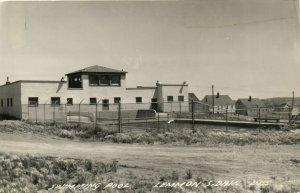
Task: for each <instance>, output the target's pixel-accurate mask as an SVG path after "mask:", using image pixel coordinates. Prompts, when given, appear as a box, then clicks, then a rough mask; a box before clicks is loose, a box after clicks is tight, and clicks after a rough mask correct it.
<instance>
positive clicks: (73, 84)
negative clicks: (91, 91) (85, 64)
mask: <svg viewBox="0 0 300 193" xmlns="http://www.w3.org/2000/svg"><path fill="white" fill-rule="evenodd" d="M68 79H69V88H82V80H81V75H77V76H69V77H68Z"/></svg>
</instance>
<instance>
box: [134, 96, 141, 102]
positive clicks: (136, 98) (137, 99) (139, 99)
mask: <svg viewBox="0 0 300 193" xmlns="http://www.w3.org/2000/svg"><path fill="white" fill-rule="evenodd" d="M135 102H136V103H142V102H143V99H142V97H135Z"/></svg>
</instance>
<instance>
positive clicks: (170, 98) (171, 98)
mask: <svg viewBox="0 0 300 193" xmlns="http://www.w3.org/2000/svg"><path fill="white" fill-rule="evenodd" d="M167 101H168V102H173V101H174V97H173V96H167ZM178 101H179V102H184V96H178Z"/></svg>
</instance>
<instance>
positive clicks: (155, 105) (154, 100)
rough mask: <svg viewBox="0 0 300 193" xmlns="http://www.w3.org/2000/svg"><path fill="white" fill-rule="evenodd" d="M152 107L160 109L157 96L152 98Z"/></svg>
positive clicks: (156, 109)
mask: <svg viewBox="0 0 300 193" xmlns="http://www.w3.org/2000/svg"><path fill="white" fill-rule="evenodd" d="M151 109H153V110H155V111H156V112H157V111H158V103H157V98H152V99H151Z"/></svg>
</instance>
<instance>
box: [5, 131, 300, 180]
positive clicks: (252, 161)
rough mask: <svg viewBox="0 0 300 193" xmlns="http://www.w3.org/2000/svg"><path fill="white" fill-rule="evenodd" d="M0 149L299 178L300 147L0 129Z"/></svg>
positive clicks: (223, 174) (159, 170)
mask: <svg viewBox="0 0 300 193" xmlns="http://www.w3.org/2000/svg"><path fill="white" fill-rule="evenodd" d="M0 151H1V152H12V153H18V154H27V153H28V154H31V155H39V156H55V157H69V158H89V159H93V160H97V161H111V160H113V159H116V160H118V161H119V164H120V169H119V171H120V172H128V171H129V170H130V171H131V172H133V173H135V174H136V173H138V174H139V175H143V176H145V178H146V177H147V176H153V175H157V176H159V175H161V174H164V173H170V172H172V171H176V172H178V173H179V174H181V175H183V174H184V173H185V172H186V170H187V169H190V170H191V171H192V172H193V175H194V176H203V177H214V178H215V179H219V180H234V179H235V180H268V179H274V178H275V179H292V180H296V181H299V182H300V163H299V162H300V145H278V146H277V145H276V146H274V145H245V146H235V145H225V146H213V147H201V146H199V145H198V146H197V145H194V146H179V145H178V146H175V145H141V144H112V143H99V142H81V141H74V140H68V139H63V138H58V137H48V136H43V135H39V134H34V135H33V134H30V133H28V134H26V133H0Z"/></svg>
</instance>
